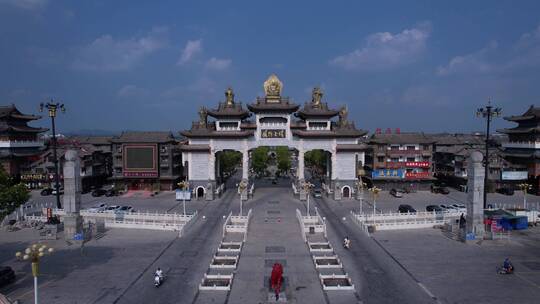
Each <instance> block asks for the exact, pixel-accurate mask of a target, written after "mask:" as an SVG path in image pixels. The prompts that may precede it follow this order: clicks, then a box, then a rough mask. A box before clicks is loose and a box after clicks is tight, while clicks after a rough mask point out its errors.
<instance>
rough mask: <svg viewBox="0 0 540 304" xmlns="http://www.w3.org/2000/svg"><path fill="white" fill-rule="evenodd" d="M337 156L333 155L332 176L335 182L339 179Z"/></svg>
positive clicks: (334, 153)
mask: <svg viewBox="0 0 540 304" xmlns="http://www.w3.org/2000/svg"><path fill="white" fill-rule="evenodd" d="M336 170H337V156H336V152H333V153H332V176H331V180H332V181H334V180H336V179H337V171H336Z"/></svg>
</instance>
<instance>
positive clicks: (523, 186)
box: [518, 183, 532, 209]
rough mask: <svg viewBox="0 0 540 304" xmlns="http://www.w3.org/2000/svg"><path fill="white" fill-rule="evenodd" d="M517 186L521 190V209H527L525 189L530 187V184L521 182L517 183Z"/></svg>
mask: <svg viewBox="0 0 540 304" xmlns="http://www.w3.org/2000/svg"><path fill="white" fill-rule="evenodd" d="M518 187H519V189H521V191H523V209H527V190H529V189H532V185H529V184H527V183H522V184H519V185H518Z"/></svg>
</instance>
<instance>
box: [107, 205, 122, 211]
mask: <svg viewBox="0 0 540 304" xmlns="http://www.w3.org/2000/svg"><path fill="white" fill-rule="evenodd" d="M119 208H120V206H117V205H113V206H109V207H107V208H105V210H104V211H105V212H115V211H116V210H118V209H119Z"/></svg>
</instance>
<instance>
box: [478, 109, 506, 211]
mask: <svg viewBox="0 0 540 304" xmlns="http://www.w3.org/2000/svg"><path fill="white" fill-rule="evenodd" d="M501 112H502V110H501V108H494V107H493V106H492V105H491V102H488V105H487V106H485V107H484V108H479V109H478V110H476V116H477V117H483V118H485V119H486V122H487V123H486V154H485V155H484V209H486V206H487V186H488V181H489V176H488V174H489V127H490V124H491V119H492V118H493V117H499V116H501Z"/></svg>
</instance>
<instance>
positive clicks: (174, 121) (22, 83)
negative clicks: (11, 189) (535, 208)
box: [0, 0, 540, 132]
mask: <svg viewBox="0 0 540 304" xmlns="http://www.w3.org/2000/svg"><path fill="white" fill-rule="evenodd" d="M291 3H293V4H291ZM538 12H540V2H539V1H519V2H516V1H447V2H443V1H373V2H366V1H331V2H330V1H320V2H319V1H302V2H301V1H215V2H210V1H194V2H190V1H159V2H158V1H97V0H96V1H54V0H0V66H1V67H2V73H0V103H2V104H7V103H15V104H16V105H17V106H18V107H19V108H20V109H21V110H22V111H24V112H29V113H36V112H37V109H38V104H39V103H40V102H42V101H46V100H47V99H50V98H54V99H56V100H59V101H62V102H64V103H65V105H66V107H67V113H66V114H65V115H62V116H61V117H60V118H59V120H58V125H59V126H58V128H59V129H60V130H61V131H64V132H73V131H77V130H84V129H100V130H111V131H119V130H123V129H131V130H171V131H174V132H176V131H178V130H181V129H185V128H188V127H189V126H190V124H191V121H192V120H196V119H197V109H198V107H200V106H201V105H205V106H209V107H214V106H215V105H216V104H217V102H218V101H221V100H223V99H224V95H223V93H224V91H225V89H226V88H227V86H229V85H230V86H232V87H233V88H234V90H235V94H236V98H237V100H240V101H242V102H244V103H246V102H252V101H253V100H254V99H255V97H256V96H258V95H262V83H263V81H264V80H265V79H266V78H267V77H268V75H269V74H271V73H276V74H277V75H278V76H279V77H280V79H281V80H282V82H283V83H284V94H283V95H287V96H290V97H291V98H292V99H293V100H294V101H295V102H297V103H300V104H303V103H304V102H305V101H307V100H309V99H310V91H311V88H312V87H313V86H315V85H320V86H322V88H323V90H324V92H325V95H324V99H325V100H326V101H328V102H329V103H330V104H332V105H335V106H336V107H337V106H339V105H348V107H349V111H350V114H349V117H350V119H352V120H354V121H355V122H356V125H357V127H359V128H362V129H366V130H370V131H372V132H373V131H374V130H375V129H376V128H382V129H383V130H384V129H386V128H400V129H401V130H402V131H425V132H439V131H448V132H468V131H472V130H483V129H484V128H485V122H484V121H482V120H480V119H478V118H476V117H475V115H474V114H475V111H476V109H477V108H478V107H480V106H483V105H485V104H486V103H487V101H488V99H490V98H491V100H492V101H493V104H494V105H496V106H500V107H502V108H503V112H504V114H505V115H513V114H521V113H522V112H524V111H525V110H526V109H527V108H528V107H529V106H530V105H531V104H537V105H538V104H539V103H538V101H539V97H540V85H539V84H540V14H538ZM48 124H49V122H48V121H47V120H41V121H39V122H37V123H36V124H34V125H45V126H47V125H48ZM508 126H512V124H510V123H508V122H505V121H503V120H502V119H498V120H497V121H496V122H495V127H508Z"/></svg>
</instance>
